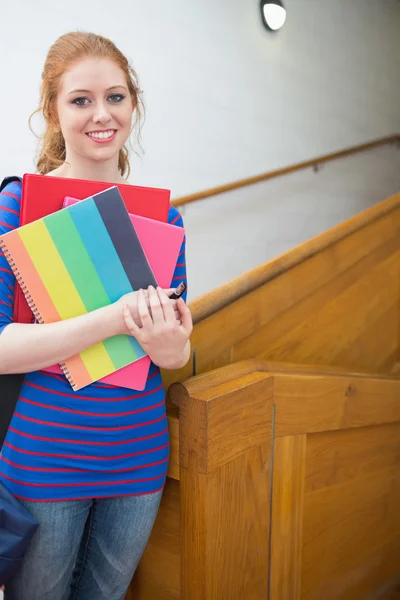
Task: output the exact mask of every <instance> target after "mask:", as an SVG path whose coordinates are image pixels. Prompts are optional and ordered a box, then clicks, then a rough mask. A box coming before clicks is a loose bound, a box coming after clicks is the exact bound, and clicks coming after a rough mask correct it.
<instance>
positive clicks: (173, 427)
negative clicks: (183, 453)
mask: <svg viewBox="0 0 400 600" xmlns="http://www.w3.org/2000/svg"><path fill="white" fill-rule="evenodd" d="M168 430H169V439H170V444H171V448H170V456H169V465H168V477H170V478H171V479H177V480H179V419H178V418H177V417H172V416H168Z"/></svg>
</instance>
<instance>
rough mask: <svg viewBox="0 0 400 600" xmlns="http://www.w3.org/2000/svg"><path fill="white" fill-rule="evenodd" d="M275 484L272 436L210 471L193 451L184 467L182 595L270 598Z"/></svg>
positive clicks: (199, 599) (189, 598)
mask: <svg viewBox="0 0 400 600" xmlns="http://www.w3.org/2000/svg"><path fill="white" fill-rule="evenodd" d="M269 487H270V440H269V441H268V440H267V442H266V443H265V444H263V445H262V446H259V447H256V448H252V449H250V450H249V451H247V452H246V453H245V454H242V455H241V456H239V457H238V458H235V459H234V460H233V461H231V462H229V463H228V464H225V465H223V466H222V467H220V468H218V469H217V470H216V471H215V472H214V473H212V474H209V475H205V474H203V473H201V472H199V470H198V464H197V456H196V454H195V453H191V454H190V457H189V464H188V467H187V468H182V470H181V494H182V504H181V510H182V512H181V520H182V565H181V591H182V592H181V599H182V600H211V598H215V599H221V600H222V599H223V598H229V600H243V599H244V598H249V599H250V598H251V599H252V600H265V598H266V597H267V589H268V536H269V519H270V514H269V513H270V509H269ZM183 499H185V501H184V500H183Z"/></svg>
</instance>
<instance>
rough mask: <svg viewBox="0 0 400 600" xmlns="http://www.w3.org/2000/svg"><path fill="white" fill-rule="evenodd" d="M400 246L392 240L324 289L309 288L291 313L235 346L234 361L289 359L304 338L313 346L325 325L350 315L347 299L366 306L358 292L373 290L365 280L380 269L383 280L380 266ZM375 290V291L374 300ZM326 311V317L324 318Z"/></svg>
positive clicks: (277, 316)
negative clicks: (250, 358) (245, 359)
mask: <svg viewBox="0 0 400 600" xmlns="http://www.w3.org/2000/svg"><path fill="white" fill-rule="evenodd" d="M398 246H399V240H398V239H394V240H391V241H390V242H389V243H387V244H384V245H383V246H381V247H380V248H379V249H378V250H377V251H376V252H374V253H372V254H370V255H368V256H366V257H365V258H364V259H363V260H361V261H359V262H357V263H356V264H355V265H352V267H351V268H349V269H346V270H345V271H343V272H342V273H340V274H339V275H337V276H336V277H332V278H331V279H330V280H329V281H328V283H326V284H325V285H323V286H320V287H318V288H316V289H314V290H312V288H307V289H308V294H307V295H306V296H305V298H303V299H302V300H301V301H300V302H297V303H296V304H295V305H294V306H293V307H290V310H287V311H284V312H282V311H281V310H280V312H279V314H278V313H277V311H275V312H274V313H273V314H271V319H270V321H267V322H266V323H265V325H264V326H263V327H261V328H260V329H258V331H257V332H256V333H255V334H254V335H250V336H248V337H246V338H245V339H243V340H242V341H241V342H240V343H238V344H236V345H235V346H234V348H233V354H232V357H233V360H243V359H244V358H248V357H250V356H257V355H259V356H260V357H262V358H267V357H268V358H273V359H275V360H280V359H281V357H282V356H285V357H286V358H288V356H290V351H291V350H292V347H293V344H296V342H301V341H302V340H303V339H305V338H306V339H309V340H310V341H311V342H312V341H313V339H314V337H313V336H314V335H315V332H323V328H324V326H325V325H326V324H328V325H329V324H330V323H331V322H332V321H335V319H336V318H337V317H338V316H342V315H347V314H348V313H349V312H351V310H352V307H351V306H348V303H347V301H348V298H346V296H349V297H350V299H354V300H353V302H354V303H355V305H356V306H357V307H359V306H360V305H362V304H363V301H364V300H365V298H366V296H365V295H363V296H362V297H361V298H360V295H359V290H360V289H361V287H363V288H364V289H365V287H369V286H370V283H369V281H368V279H367V282H366V283H365V281H364V279H363V277H364V276H367V278H369V273H370V270H371V269H377V272H376V277H377V278H378V279H380V278H382V277H383V276H384V270H383V269H382V268H381V266H380V265H381V263H382V261H383V260H385V259H386V258H388V257H391V256H392V255H393V253H394V252H395V251H396V249H397V248H398ZM329 267H330V265H327V264H325V268H329ZM294 283H297V285H299V286H300V287H303V286H306V285H307V282H305V281H301V280H300V281H299V280H297V282H293V284H294ZM354 286H355V287H354ZM358 286H360V287H358ZM376 289H377V288H373V292H374V293H373V294H372V297H373V298H374V297H375V292H376ZM342 294H343V298H342ZM368 297H369V296H368ZM394 300H395V296H393V297H392V298H391V302H394ZM320 311H321V312H322V314H320ZM323 311H325V313H326V315H325V316H324V314H323ZM293 362H297V361H293ZM310 362H313V361H310ZM328 364H329V363H328Z"/></svg>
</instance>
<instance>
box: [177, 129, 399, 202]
mask: <svg viewBox="0 0 400 600" xmlns="http://www.w3.org/2000/svg"><path fill="white" fill-rule="evenodd" d="M399 137H400V136H399V135H390V136H387V137H384V138H380V139H377V140H374V141H372V142H368V143H366V144H359V145H357V146H351V147H350V148H345V149H343V150H339V151H338V152H332V153H330V154H324V155H322V156H317V157H316V158H312V159H311V160H306V161H303V162H300V163H296V164H294V165H290V166H289V167H284V168H282V169H276V170H274V171H268V172H267V173H262V174H261V175H255V176H253V177H247V178H246V179H240V180H239V181H234V182H232V183H227V184H224V185H220V186H217V187H213V188H210V189H208V190H203V191H201V192H197V193H195V194H190V195H187V196H182V197H181V198H175V199H174V200H173V201H172V204H173V205H174V206H184V205H185V204H189V203H191V202H197V201H198V200H203V199H204V198H210V197H211V196H217V195H218V194H223V193H225V192H229V191H232V190H235V189H238V188H241V187H245V186H248V185H253V184H255V183H259V182H260V181H267V180H268V179H273V178H275V177H282V176H283V175H287V174H289V173H294V172H295V171H301V170H302V169H309V168H310V167H313V166H315V165H316V164H321V163H326V162H329V161H332V160H337V159H338V158H343V157H344V156H349V155H351V154H356V153H357V152H365V151H366V150H371V149H372V148H376V147H378V146H383V145H386V144H392V143H394V142H397V141H398V140H399Z"/></svg>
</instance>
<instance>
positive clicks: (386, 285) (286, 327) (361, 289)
mask: <svg viewBox="0 0 400 600" xmlns="http://www.w3.org/2000/svg"><path fill="white" fill-rule="evenodd" d="M384 204H385V203H382V205H384ZM363 218H364V213H362V215H359V216H357V217H356V220H357V219H359V221H360V223H361V222H363ZM343 227H345V225H344V224H342V225H340V226H338V229H341V228H343ZM323 235H326V236H327V237H329V236H332V235H333V232H332V231H329V232H326V234H323ZM333 239H334V240H335V241H334V242H333V243H332V244H331V245H325V246H324V245H321V243H320V244H319V245H320V250H319V252H317V253H310V252H308V251H307V252H306V249H305V247H304V251H303V248H302V247H299V248H297V249H296V250H295V252H296V253H297V254H298V260H297V262H296V261H294V262H293V261H292V260H291V259H290V256H291V253H292V251H291V252H289V253H287V255H283V256H282V257H278V258H277V259H275V260H274V261H271V263H268V264H267V265H264V266H263V267H262V268H264V267H265V270H266V271H268V270H269V271H271V277H270V279H269V280H267V281H266V282H265V283H263V284H262V285H260V286H259V287H256V288H253V289H251V290H250V291H249V292H248V293H245V295H244V296H242V297H239V298H238V299H236V300H235V301H234V302H232V303H231V304H229V305H227V306H225V307H224V308H222V309H220V310H218V311H217V312H216V313H214V314H211V315H210V316H208V317H207V318H205V319H203V320H201V321H199V322H197V323H196V325H195V328H194V332H193V335H192V346H193V348H195V349H196V356H197V358H196V365H197V372H198V373H203V372H206V371H208V370H210V369H214V368H216V367H220V366H223V365H225V364H228V363H229V362H231V361H232V362H234V361H237V360H241V359H243V358H248V357H254V356H260V357H261V358H263V359H273V360H285V361H290V362H296V363H302V364H306V363H311V364H331V365H340V366H350V365H351V366H352V367H353V368H358V369H364V368H367V369H372V370H373V371H377V370H379V368H380V367H381V366H382V368H383V366H385V368H386V365H387V364H388V361H389V358H391V353H388V351H387V346H388V344H389V345H390V346H391V347H393V345H396V347H397V354H398V357H400V354H399V353H400V317H399V315H400V266H399V265H400V258H399V252H400V210H399V209H395V210H391V211H390V212H389V213H388V214H383V216H381V217H380V218H378V219H377V220H375V221H372V222H369V223H368V224H367V225H365V226H364V227H361V228H360V229H358V230H355V231H354V230H353V232H352V233H350V234H349V235H347V236H345V237H340V236H339V237H338V236H337V235H336V236H335V235H333ZM310 242H311V241H310ZM313 243H314V241H313ZM308 244H309V243H307V244H305V245H304V246H307V245H308ZM307 247H308V246H307ZM396 253H397V254H396ZM303 255H304V256H303ZM302 256H303V260H302V259H301V257H302ZM279 265H280V266H279ZM260 268H261V267H260ZM248 277H249V278H251V277H252V273H251V272H250V273H249V274H248ZM227 285H228V284H227ZM229 285H230V284H229ZM234 285H236V284H235V282H232V286H234ZM220 293H221V294H223V293H224V291H223V290H222V289H221V290H220ZM196 303H197V301H196V302H195V303H194V305H196V306H197V304H198V303H197V304H196ZM194 305H193V307H194ZM191 306H192V305H191ZM385 307H386V308H385ZM385 310H386V311H389V310H394V313H395V315H396V316H395V320H396V322H395V323H394V325H393V329H392V330H391V331H390V332H389V333H390V336H389V339H388V340H386V342H385V340H382V339H380V340H379V343H380V345H379V346H377V344H376V343H373V344H372V343H371V341H370V339H368V340H367V342H368V352H369V355H368V359H367V358H365V359H364V355H363V354H361V355H359V353H358V352H357V343H358V340H359V338H360V337H361V336H362V335H363V334H364V333H365V329H368V330H369V332H370V335H371V336H372V335H373V333H372V332H373V331H374V330H375V328H374V324H376V323H377V320H378V319H379V318H380V317H381V316H382V315H383V313H384V312H385ZM339 320H340V326H341V334H342V338H341V339H340V343H337V341H338V340H337V339H336V338H337V335H336V334H337V331H338V328H337V329H335V323H336V322H338V321H339ZM371 325H372V327H371ZM360 328H361V329H362V331H361V330H360ZM325 329H327V331H326V334H325ZM332 331H333V333H332ZM376 331H378V330H376ZM326 338H328V342H329V343H330V344H331V345H330V346H328V345H327V344H326V343H325V339H326ZM373 350H374V351H375V361H376V363H375V362H373V363H371V361H373V360H374V358H373V354H372V352H373ZM382 352H386V360H385V361H383V360H382V358H381V357H382ZM358 356H359V358H358ZM396 358H397V357H396ZM343 360H344V361H346V362H345V363H342V364H341V363H340V362H339V361H343ZM347 361H349V362H347ZM391 366H392V365H390V364H389V367H391ZM191 373H192V364H191V363H190V364H188V365H187V366H186V367H185V368H184V369H181V370H180V371H177V372H174V371H170V372H167V371H165V372H163V379H164V381H165V383H166V384H167V385H169V384H170V383H172V382H173V381H182V380H183V379H185V378H187V377H189V376H190V375H191Z"/></svg>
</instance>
